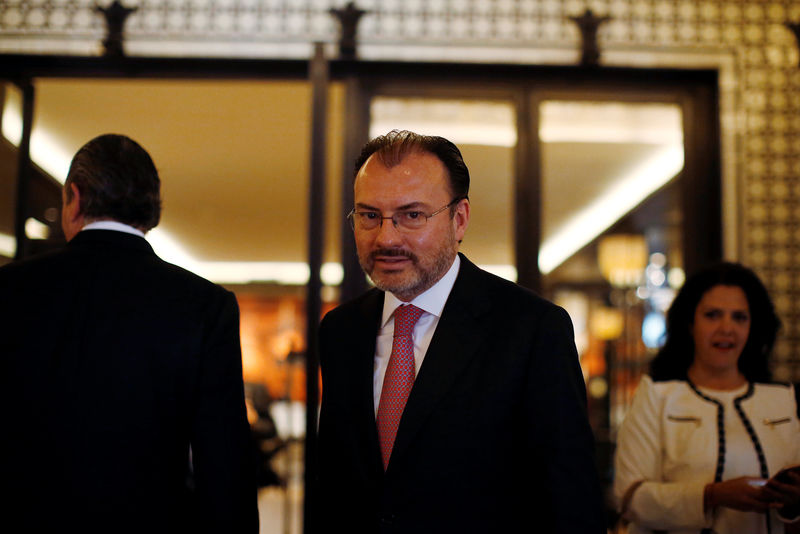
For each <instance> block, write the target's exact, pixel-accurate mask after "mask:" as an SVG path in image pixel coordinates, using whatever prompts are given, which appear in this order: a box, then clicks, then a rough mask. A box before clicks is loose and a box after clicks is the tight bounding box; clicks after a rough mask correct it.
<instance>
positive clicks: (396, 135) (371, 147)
mask: <svg viewBox="0 0 800 534" xmlns="http://www.w3.org/2000/svg"><path fill="white" fill-rule="evenodd" d="M415 152H428V153H430V154H433V155H434V156H436V157H437V158H439V160H440V161H441V162H442V163H443V164H444V167H445V168H446V169H447V173H448V179H449V183H450V189H451V193H452V195H453V199H457V198H458V199H460V198H467V197H468V196H469V170H468V169H467V165H466V163H464V158H463V157H462V156H461V151H460V150H459V149H458V147H457V146H456V145H455V144H453V143H452V142H451V141H448V140H447V139H445V138H444V137H439V136H436V135H420V134H418V133H414V132H410V131H408V130H392V131H391V132H389V133H387V134H386V135H381V136H379V137H376V138H375V139H373V140H372V141H370V142H368V143H367V144H366V145H364V148H362V149H361V154H360V155H359V156H358V158H357V159H356V164H355V170H354V172H353V176H354V177H355V176H357V175H358V171H359V170H360V169H361V167H363V166H364V163H366V161H367V160H368V159H369V157H370V156H372V155H373V154H376V156H377V157H378V158H379V159H380V161H381V163H383V165H384V166H385V167H387V168H392V167H394V166H395V165H398V164H399V163H400V162H402V161H403V159H404V158H405V157H406V156H407V155H409V154H412V153H415Z"/></svg>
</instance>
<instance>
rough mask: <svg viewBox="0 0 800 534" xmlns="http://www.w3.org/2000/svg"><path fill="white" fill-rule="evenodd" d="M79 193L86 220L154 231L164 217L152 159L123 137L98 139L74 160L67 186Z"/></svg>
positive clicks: (70, 194)
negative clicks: (72, 185) (97, 220)
mask: <svg viewBox="0 0 800 534" xmlns="http://www.w3.org/2000/svg"><path fill="white" fill-rule="evenodd" d="M71 184H75V186H76V187H77V188H78V191H79V192H80V202H81V203H80V213H81V214H82V215H83V216H84V217H85V218H87V219H89V220H93V219H113V220H115V221H119V222H121V223H125V224H129V225H131V226H135V227H136V228H140V229H142V230H144V231H145V232H146V231H147V230H150V229H151V228H154V227H155V226H156V225H157V224H158V221H159V218H160V217H161V195H160V192H159V190H160V187H161V181H160V180H159V178H158V171H156V167H155V165H154V164H153V160H152V159H150V155H149V154H148V153H147V152H146V151H145V149H143V148H142V147H141V146H139V144H138V143H137V142H136V141H134V140H133V139H130V138H128V137H126V136H124V135H117V134H105V135H101V136H98V137H95V138H94V139H92V140H91V141H89V142H88V143H86V144H85V145H83V146H82V147H81V149H80V150H78V152H77V153H76V154H75V157H74V158H72V164H70V167H69V173H68V174H67V180H66V182H65V183H64V189H65V191H66V199H67V201H68V202H69V201H70V200H72V196H73V195H72V189H71V187H70V185H71Z"/></svg>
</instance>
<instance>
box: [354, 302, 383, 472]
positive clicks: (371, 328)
mask: <svg viewBox="0 0 800 534" xmlns="http://www.w3.org/2000/svg"><path fill="white" fill-rule="evenodd" d="M383 295H384V294H383V291H379V290H373V291H371V292H370V293H369V294H368V295H367V297H366V298H365V299H364V301H363V302H362V303H361V305H360V308H359V312H360V314H359V320H358V321H357V322H356V323H355V324H353V329H352V331H351V332H350V335H351V336H352V339H353V340H354V347H353V349H354V352H353V357H354V360H355V365H354V369H353V371H354V373H355V387H356V388H357V395H356V398H357V399H358V405H357V406H356V407H355V410H356V411H355V414H354V417H356V418H357V424H356V427H355V428H366V429H367V435H366V436H365V437H364V438H365V439H366V440H367V442H368V443H367V447H366V450H369V451H371V457H370V458H369V459H367V460H366V461H367V463H368V468H369V470H370V471H372V472H373V473H374V474H378V476H381V475H382V474H383V460H382V459H381V452H380V442H379V440H378V427H377V425H376V423H375V405H374V401H373V398H374V395H375V392H374V387H373V376H374V372H375V342H376V339H377V336H378V329H379V328H380V321H381V315H382V312H383Z"/></svg>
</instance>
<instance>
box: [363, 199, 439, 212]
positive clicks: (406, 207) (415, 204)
mask: <svg viewBox="0 0 800 534" xmlns="http://www.w3.org/2000/svg"><path fill="white" fill-rule="evenodd" d="M426 206H427V204H426V203H425V202H421V201H419V200H416V201H414V202H409V203H408V204H403V205H402V206H398V207H397V208H395V211H407V210H413V209H419V208H424V207H426ZM356 209H361V210H369V211H381V210H379V209H378V208H376V207H375V206H370V205H369V204H364V203H363V202H356Z"/></svg>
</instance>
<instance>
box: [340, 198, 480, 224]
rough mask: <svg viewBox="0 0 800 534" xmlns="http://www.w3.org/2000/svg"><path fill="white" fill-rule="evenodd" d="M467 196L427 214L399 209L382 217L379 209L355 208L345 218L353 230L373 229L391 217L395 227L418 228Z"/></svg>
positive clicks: (455, 199)
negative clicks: (358, 209) (390, 214)
mask: <svg viewBox="0 0 800 534" xmlns="http://www.w3.org/2000/svg"><path fill="white" fill-rule="evenodd" d="M465 198H467V197H458V198H454V199H453V200H452V201H451V202H450V203H449V204H447V205H446V206H442V207H441V208H439V209H438V210H436V211H434V212H433V213H430V214H427V213H423V212H421V211H419V210H400V211H396V212H394V214H393V215H392V216H391V217H384V216H383V215H381V212H379V211H356V209H355V208H353V210H352V211H351V212H350V213H348V214H347V219H348V220H349V221H350V227H351V228H353V229H354V230H355V229H356V228H358V229H359V230H374V229H375V228H378V227H379V226H383V220H384V219H391V220H392V224H393V225H394V227H395V228H402V229H403V230H419V229H420V228H422V227H423V226H425V223H427V222H428V219H430V218H431V217H433V216H434V215H438V214H439V213H441V212H443V211H444V210H446V209H447V208H450V207H452V206H455V205H456V204H458V203H459V202H461V201H462V200H464V199H465Z"/></svg>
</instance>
